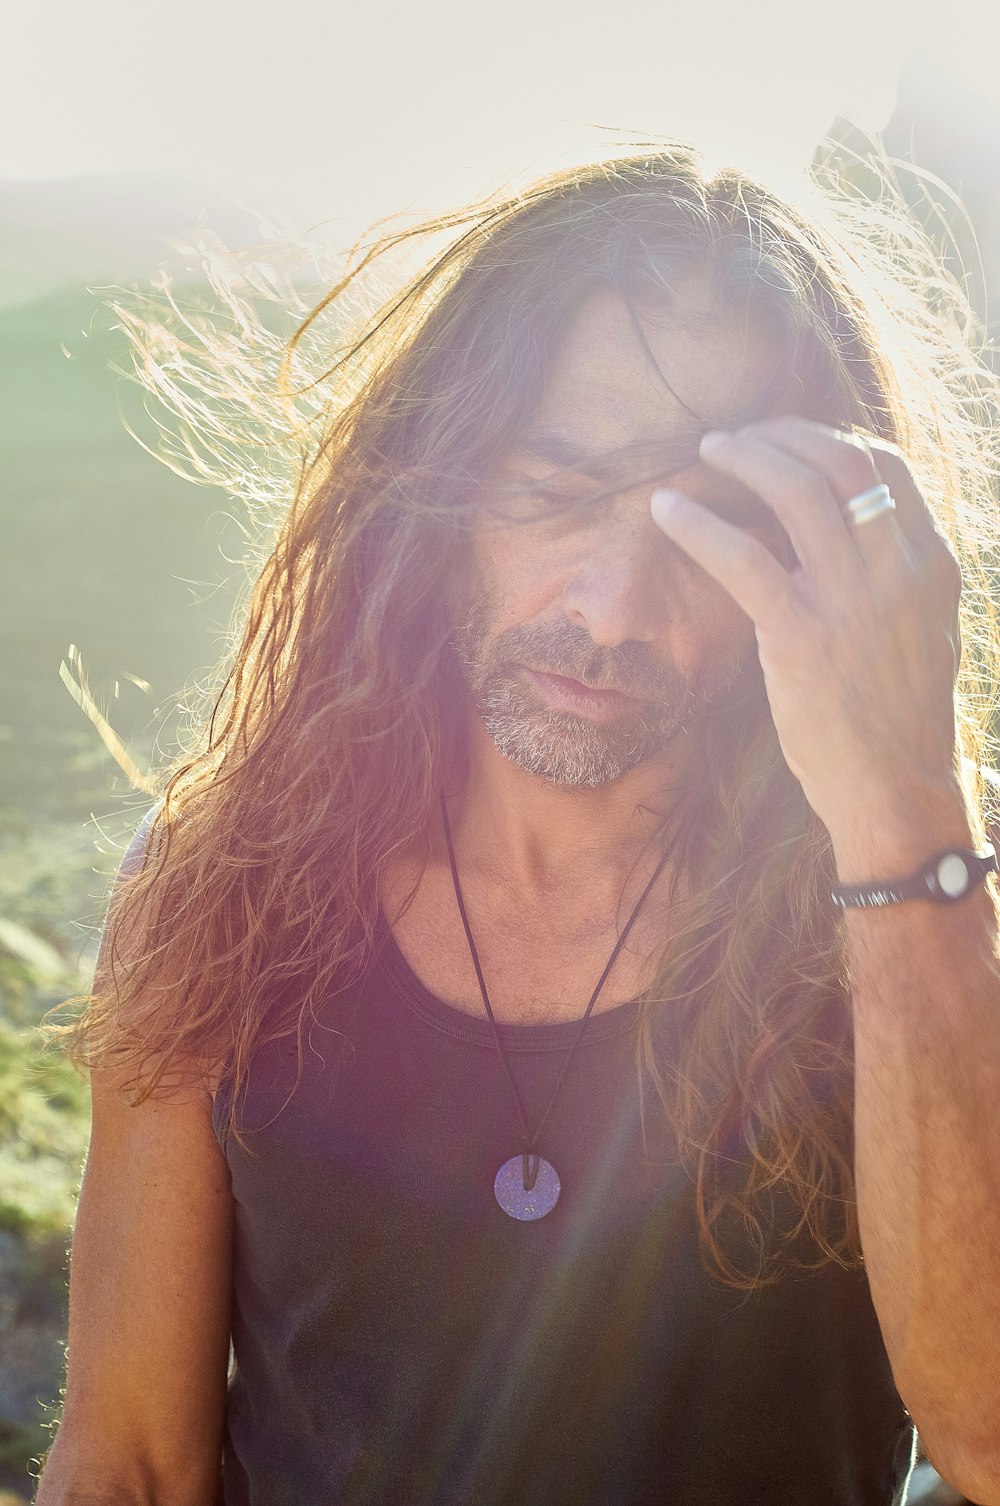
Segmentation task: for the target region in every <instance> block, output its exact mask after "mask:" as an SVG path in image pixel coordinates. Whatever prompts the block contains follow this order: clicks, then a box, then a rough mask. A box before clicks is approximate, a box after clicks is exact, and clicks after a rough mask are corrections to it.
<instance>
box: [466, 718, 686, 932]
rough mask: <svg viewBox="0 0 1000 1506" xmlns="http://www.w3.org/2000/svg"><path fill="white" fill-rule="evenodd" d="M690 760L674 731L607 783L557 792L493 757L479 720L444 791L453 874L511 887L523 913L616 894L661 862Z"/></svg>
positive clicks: (494, 751) (561, 787) (496, 755)
mask: <svg viewBox="0 0 1000 1506" xmlns="http://www.w3.org/2000/svg"><path fill="white" fill-rule="evenodd" d="M689 761H690V744H689V741H688V739H687V738H686V737H685V736H684V735H683V734H681V735H679V736H678V737H677V738H675V739H674V741H673V742H672V743H671V745H670V746H669V747H668V748H667V749H665V750H664V751H663V753H662V754H661V755H660V756H659V757H658V758H657V759H653V760H650V761H649V762H648V763H646V764H644V765H643V766H642V767H641V768H639V769H635V770H633V771H632V772H631V773H630V774H628V775H625V776H624V777H623V778H621V779H618V780H615V781H613V782H612V783H611V784H608V785H603V786H600V787H599V788H596V789H589V788H582V787H568V786H564V785H555V784H552V783H550V782H549V781H548V780H546V779H542V778H539V777H538V776H537V775H533V774H529V773H527V772H526V771H525V770H524V769H522V768H520V767H519V766H518V765H517V764H514V763H512V762H511V761H510V760H509V759H507V758H505V757H504V756H503V755H502V754H501V753H499V752H498V751H497V748H496V747H495V745H494V743H493V742H492V740H491V739H490V737H489V735H488V733H487V732H486V731H485V729H484V728H483V726H482V724H481V723H480V722H478V719H477V721H476V723H475V725H474V726H472V727H471V728H470V738H469V761H468V771H467V774H466V777H465V779H464V782H463V783H462V784H461V785H460V787H458V788H456V789H452V790H449V791H447V792H446V794H447V796H448V819H449V823H450V826H451V831H452V837H453V841H454V844H455V851H456V854H457V861H458V863H459V868H460V872H461V873H462V874H463V876H465V875H470V876H471V875H472V874H476V875H477V876H478V877H479V878H480V879H481V880H482V881H483V882H485V883H488V884H490V885H491V886H498V887H500V888H502V889H506V890H509V891H510V893H511V894H512V895H514V896H516V898H517V902H518V904H519V905H524V906H525V907H526V908H531V907H533V906H534V905H536V904H539V905H543V904H544V905H546V906H548V905H551V904H552V902H553V899H554V897H558V898H559V899H560V900H561V901H562V902H564V903H566V904H567V905H568V906H570V907H572V906H573V905H574V904H575V903H578V902H583V901H585V900H593V899H594V898H597V899H600V898H601V897H603V896H605V895H607V896H609V897H610V896H617V895H618V894H620V892H621V891H622V887H623V885H624V884H625V883H626V882H627V881H628V879H629V877H630V875H633V874H634V877H635V881H636V882H639V883H641V882H644V881H645V879H646V878H648V876H649V874H650V873H651V872H652V870H653V867H654V866H655V864H656V862H657V861H658V860H659V857H660V856H661V854H662V846H661V843H660V842H659V840H658V838H659V837H660V834H661V832H662V828H663V823H664V819H665V818H666V817H667V816H668V815H669V814H670V812H671V810H672V809H673V807H674V805H675V803H676V801H677V799H678V798H679V796H680V788H681V783H682V778H683V775H684V773H685V772H686V770H687V767H688V765H689ZM442 843H443V837H442ZM445 861H447V859H445ZM647 870H648V872H647Z"/></svg>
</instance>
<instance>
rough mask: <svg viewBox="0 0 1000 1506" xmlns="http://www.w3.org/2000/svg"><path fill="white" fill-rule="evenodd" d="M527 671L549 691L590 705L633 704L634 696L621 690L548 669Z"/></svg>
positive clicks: (623, 705) (621, 705)
mask: <svg viewBox="0 0 1000 1506" xmlns="http://www.w3.org/2000/svg"><path fill="white" fill-rule="evenodd" d="M525 668H527V666H525ZM528 673H529V674H530V675H532V676H534V677H535V678H536V679H538V680H540V681H541V682H542V685H543V686H544V687H545V688H547V689H549V690H550V691H555V692H556V693H557V694H561V695H563V696H568V697H570V698H572V699H576V700H580V701H583V702H586V703H589V704H591V705H597V706H606V707H608V708H609V709H610V708H612V707H625V706H634V705H635V697H634V696H630V695H626V694H625V692H624V691H622V690H610V689H609V690H599V689H597V688H596V687H594V686H591V685H584V684H583V683H582V682H581V681H580V680H573V679H570V677H569V676H568V675H557V674H553V672H552V671H551V670H548V669H528Z"/></svg>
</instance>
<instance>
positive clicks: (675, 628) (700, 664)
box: [667, 565, 755, 673]
mask: <svg viewBox="0 0 1000 1506" xmlns="http://www.w3.org/2000/svg"><path fill="white" fill-rule="evenodd" d="M672 583H673V590H672V592H671V597H672V599H671V601H670V603H669V608H668V610H669V627H668V630H667V645H668V651H669V655H670V657H671V658H672V659H673V661H674V663H675V664H677V665H678V667H680V668H686V669H688V670H689V671H690V672H692V673H697V672H698V671H700V670H703V669H705V668H710V667H711V665H712V664H714V663H718V664H729V663H734V662H741V661H742V660H743V659H744V658H745V657H746V656H747V654H748V653H750V652H751V651H752V650H753V647H754V643H755V637H754V626H753V623H752V622H751V620H750V618H749V617H748V616H747V614H746V613H745V612H744V611H743V610H742V609H741V608H740V607H738V606H737V605H736V603H735V601H734V600H733V598H732V597H731V596H730V595H729V592H728V591H726V590H724V589H723V587H722V586H720V585H719V583H718V581H715V580H713V579H712V577H711V576H710V575H709V574H708V573H707V572H706V571H704V570H702V569H700V568H698V567H696V566H693V565H692V566H691V567H690V568H689V569H683V570H678V571H675V572H674V575H673V582H672Z"/></svg>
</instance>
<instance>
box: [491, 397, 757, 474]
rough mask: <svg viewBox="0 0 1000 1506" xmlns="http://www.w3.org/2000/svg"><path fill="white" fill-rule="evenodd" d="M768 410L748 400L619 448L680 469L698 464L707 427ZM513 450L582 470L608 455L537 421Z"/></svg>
mask: <svg viewBox="0 0 1000 1506" xmlns="http://www.w3.org/2000/svg"><path fill="white" fill-rule="evenodd" d="M770 411H771V408H770V404H769V403H768V402H767V400H766V397H765V399H764V401H760V400H758V402H756V403H750V404H748V405H747V406H746V407H744V408H741V409H737V410H735V411H734V412H732V413H730V414H720V415H719V417H718V418H713V419H712V420H711V421H706V422H704V423H701V424H699V423H685V424H681V425H678V426H675V427H674V428H673V429H670V430H666V431H663V432H660V433H648V434H643V435H640V436H639V437H638V438H636V439H635V440H633V441H632V442H631V443H630V444H628V445H625V446H621V448H622V449H625V450H629V451H630V450H633V449H643V450H653V451H656V452H659V453H660V454H661V455H664V456H666V457H669V458H670V459H671V460H673V461H674V462H675V468H676V469H677V470H680V469H682V467H686V466H691V465H695V464H697V463H698V459H699V455H698V447H699V445H700V444H701V438H702V435H703V434H706V433H707V432H708V430H709V429H737V428H740V427H741V426H742V425H743V424H747V423H752V422H753V421H754V420H755V419H757V418H764V417H766V416H767V414H768V413H769V412H770ZM514 449H515V450H516V451H517V452H518V453H519V454H522V455H530V456H531V457H532V458H534V459H537V460H547V461H549V462H550V464H552V465H564V466H575V467H576V468H578V469H581V470H584V471H585V470H586V469H587V468H588V466H591V465H593V463H594V462H595V461H598V460H600V459H602V458H603V457H604V456H605V455H606V454H607V451H606V450H602V449H594V450H588V449H587V447H586V446H585V445H581V444H579V443H578V441H577V440H576V439H574V438H573V436H572V435H570V434H565V433H563V431H562V430H561V429H559V428H557V427H556V426H555V425H553V424H544V423H538V422H534V423H531V424H529V425H528V427H527V428H526V429H525V430H524V431H523V433H521V434H520V435H518V437H517V439H516V440H515V441H514ZM612 453H613V452H612Z"/></svg>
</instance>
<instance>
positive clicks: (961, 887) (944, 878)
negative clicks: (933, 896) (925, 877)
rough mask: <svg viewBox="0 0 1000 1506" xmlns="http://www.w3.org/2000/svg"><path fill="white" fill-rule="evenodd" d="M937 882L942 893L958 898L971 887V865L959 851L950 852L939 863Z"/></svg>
mask: <svg viewBox="0 0 1000 1506" xmlns="http://www.w3.org/2000/svg"><path fill="white" fill-rule="evenodd" d="M937 883H938V888H939V889H940V890H941V892H942V894H947V895H948V898H949V899H958V898H959V896H960V895H963V894H964V893H965V891H966V890H967V889H968V887H969V865H968V863H966V861H965V859H964V858H963V857H961V856H960V854H959V853H957V852H949V853H948V855H947V857H943V858H942V859H941V861H940V863H938V865H937Z"/></svg>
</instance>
